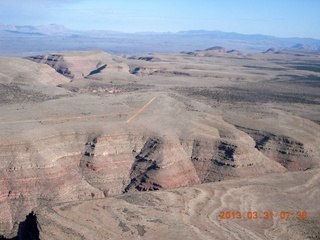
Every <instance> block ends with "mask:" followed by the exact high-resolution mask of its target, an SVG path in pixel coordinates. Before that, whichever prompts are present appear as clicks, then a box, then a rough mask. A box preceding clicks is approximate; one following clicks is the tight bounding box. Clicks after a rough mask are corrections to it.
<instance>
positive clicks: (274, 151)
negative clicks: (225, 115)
mask: <svg viewBox="0 0 320 240" xmlns="http://www.w3.org/2000/svg"><path fill="white" fill-rule="evenodd" d="M238 128H239V129H241V130H243V131H245V132H246V133H248V134H249V135H250V136H252V138H253V139H254V140H255V142H256V145H255V148H256V149H258V150H259V151H260V152H262V153H263V154H264V155H265V156H267V157H268V158H270V159H273V160H275V161H277V162H279V163H280V164H281V165H282V166H284V167H285V168H287V169H288V170H290V171H305V170H309V169H314V168H318V167H319V161H318V155H317V154H316V153H314V150H313V149H312V148H310V147H308V146H305V144H304V143H303V142H300V141H298V140H295V139H293V138H292V137H289V136H284V135H276V134H275V133H270V132H264V131H259V130H256V129H250V128H243V127H239V126H238Z"/></svg>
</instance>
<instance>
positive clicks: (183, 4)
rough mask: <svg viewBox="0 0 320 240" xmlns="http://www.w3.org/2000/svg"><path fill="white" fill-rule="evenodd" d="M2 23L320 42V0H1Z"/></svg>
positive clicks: (0, 20) (0, 13)
mask: <svg viewBox="0 0 320 240" xmlns="http://www.w3.org/2000/svg"><path fill="white" fill-rule="evenodd" d="M0 23H2V24H5V25H20V26H21V25H47V24H59V25H64V26H66V27H67V28H69V29H74V30H111V31H120V32H178V31H187V30H220V31H224V32H237V33H243V34H265V35H272V36H277V37H311V38H317V39H320V0H135V1H134V0H113V1H111V0H10V1H4V0H1V2H0Z"/></svg>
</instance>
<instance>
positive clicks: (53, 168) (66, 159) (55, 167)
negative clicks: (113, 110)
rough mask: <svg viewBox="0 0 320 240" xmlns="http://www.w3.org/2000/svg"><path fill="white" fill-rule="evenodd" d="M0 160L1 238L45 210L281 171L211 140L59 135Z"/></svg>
mask: <svg viewBox="0 0 320 240" xmlns="http://www.w3.org/2000/svg"><path fill="white" fill-rule="evenodd" d="M236 131H237V132H240V131H238V130H236ZM244 135H245V134H244ZM246 138H247V139H248V140H249V141H250V137H249V136H246ZM0 152H1V155H0V161H1V162H2V165H1V175H0V176H1V179H0V181H1V185H0V186H1V188H0V196H1V199H0V208H1V212H2V218H1V229H0V230H1V232H4V233H8V231H12V230H13V231H16V229H17V227H18V222H19V221H21V220H22V219H24V217H25V216H26V215H27V214H28V213H29V212H31V211H32V209H33V208H34V207H36V206H39V205H42V204H45V203H47V202H68V201H76V200H90V199H96V198H103V197H105V196H110V195H118V194H121V193H123V192H132V191H152V190H158V189H167V188H175V187H180V186H186V185H191V184H196V183H203V182H213V181H218V180H224V179H230V178H235V177H242V176H255V175H259V174H265V173H270V172H282V171H285V169H284V168H282V167H281V165H280V164H277V163H275V162H273V161H271V160H269V159H268V158H266V157H264V156H263V155H262V154H261V153H259V152H258V151H257V150H256V149H254V146H253V141H252V140H251V143H250V144H246V143H241V142H240V141H239V140H232V141H230V142H228V141H226V140H221V139H220V140H219V139H215V138H212V139H205V140H190V139H182V138H173V137H170V138H165V137H163V136H156V135H150V136H148V135H134V134H123V135H109V136H107V135H101V134H94V133H91V134H65V135H63V134H60V135H56V136H51V137H46V138H44V139H37V140H36V141H33V142H32V143H23V144H18V143H15V144H10V145H9V144H6V143H2V144H1V146H0Z"/></svg>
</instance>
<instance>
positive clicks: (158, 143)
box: [0, 47, 320, 239]
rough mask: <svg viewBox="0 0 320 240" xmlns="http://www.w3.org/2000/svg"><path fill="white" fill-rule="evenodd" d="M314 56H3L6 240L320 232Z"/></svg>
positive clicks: (0, 141)
mask: <svg viewBox="0 0 320 240" xmlns="http://www.w3.org/2000/svg"><path fill="white" fill-rule="evenodd" d="M319 58H320V56H319V54H316V53H310V52H309V53H305V52H295V51H279V52H274V51H267V52H266V53H246V52H240V51H230V50H227V49H224V48H221V47H213V48H209V49H206V50H201V51H200V50H197V51H194V52H181V53H176V54H156V53H154V54H142V55H133V56H129V57H127V56H115V55H111V54H108V53H106V52H103V51H88V52H63V53H62V52H60V53H53V54H45V55H38V56H30V57H27V58H9V57H0V93H1V96H0V111H1V113H2V114H1V116H0V133H1V135H0V150H1V151H0V162H1V166H0V213H1V217H0V239H1V237H3V238H7V239H10V238H14V237H18V238H20V239H66V238H69V239H81V238H82V239H108V238H109V239H130V238H137V239H138V238H140V239H151V238H152V239H163V237H164V236H166V237H165V238H166V239H177V238H181V237H182V236H184V237H183V238H185V239H208V238H209V239H210V238H212V239H226V238H227V237H229V238H230V239H239V238H246V239H270V238H275V239H301V238H307V239H317V238H318V237H320V235H319V234H320V233H319V231H318V230H316V229H319V224H320V217H319V216H320V215H319V214H320V208H319V204H318V203H319V202H318V199H319V197H320V196H319V195H320V192H319V189H318V187H317V186H318V185H319V179H320V178H319V168H320V150H319V145H320V142H319V139H320V126H319V123H320V107H319V106H320V105H319V103H320V92H319V87H320V85H319V83H320V66H319ZM142 192H143V193H142ZM223 211H237V212H249V211H260V212H261V213H263V212H275V214H279V212H282V211H292V212H300V211H301V212H302V211H303V212H305V211H307V212H308V215H309V219H308V220H297V219H296V218H292V217H291V218H290V219H288V220H280V219H279V215H277V216H278V217H277V218H276V217H275V218H274V219H269V220H264V219H259V220H257V221H252V222H251V223H250V221H248V219H246V220H244V219H241V220H236V219H229V220H225V221H222V220H221V219H219V213H220V212H223ZM252 224H253V225H254V226H253V227H252V228H251V225H252ZM221 231H222V232H223V234H222V236H220V233H221ZM227 235H228V236H227ZM294 236H296V237H294Z"/></svg>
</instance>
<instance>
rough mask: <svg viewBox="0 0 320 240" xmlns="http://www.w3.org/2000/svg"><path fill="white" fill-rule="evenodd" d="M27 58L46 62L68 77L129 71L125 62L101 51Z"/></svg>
mask: <svg viewBox="0 0 320 240" xmlns="http://www.w3.org/2000/svg"><path fill="white" fill-rule="evenodd" d="M27 59H29V60H32V61H35V62H37V63H43V64H47V65H49V66H50V67H52V68H54V69H55V70H56V71H57V72H58V73H60V74H62V75H64V76H65V77H68V78H70V79H77V78H85V77H90V76H92V75H96V74H98V73H101V72H108V73H114V72H126V73H128V72H129V67H128V65H127V64H125V63H121V61H120V60H117V59H116V57H114V56H112V55H110V54H108V53H106V52H102V51H92V52H69V53H55V54H47V55H39V56H34V57H28V58H27Z"/></svg>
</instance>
